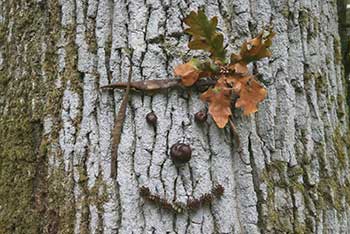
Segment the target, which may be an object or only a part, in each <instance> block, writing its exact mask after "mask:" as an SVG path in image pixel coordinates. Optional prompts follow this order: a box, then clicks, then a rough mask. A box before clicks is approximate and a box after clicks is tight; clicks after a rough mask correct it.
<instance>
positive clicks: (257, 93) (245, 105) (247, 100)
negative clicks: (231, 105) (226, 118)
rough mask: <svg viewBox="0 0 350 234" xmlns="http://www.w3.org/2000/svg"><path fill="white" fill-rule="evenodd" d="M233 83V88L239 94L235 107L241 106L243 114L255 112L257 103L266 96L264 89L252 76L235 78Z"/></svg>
mask: <svg viewBox="0 0 350 234" xmlns="http://www.w3.org/2000/svg"><path fill="white" fill-rule="evenodd" d="M233 84H234V85H233V90H234V91H235V92H236V93H238V95H239V98H238V100H237V101H236V108H242V109H243V114H244V115H250V114H252V113H255V112H256V111H257V110H258V107H257V105H258V104H259V103H260V102H262V101H263V100H264V99H265V97H266V94H267V91H266V89H265V88H264V87H263V86H262V85H260V84H259V83H258V81H256V80H255V79H254V77H253V76H247V77H243V78H239V79H236V80H235V81H234V82H233Z"/></svg>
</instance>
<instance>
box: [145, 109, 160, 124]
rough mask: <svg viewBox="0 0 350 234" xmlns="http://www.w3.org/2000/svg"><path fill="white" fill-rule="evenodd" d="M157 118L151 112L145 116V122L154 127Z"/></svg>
mask: <svg viewBox="0 0 350 234" xmlns="http://www.w3.org/2000/svg"><path fill="white" fill-rule="evenodd" d="M157 119H158V118H157V116H156V114H154V113H153V111H152V112H150V113H148V114H147V115H146V121H147V123H148V124H149V125H152V126H155V125H156V124H157Z"/></svg>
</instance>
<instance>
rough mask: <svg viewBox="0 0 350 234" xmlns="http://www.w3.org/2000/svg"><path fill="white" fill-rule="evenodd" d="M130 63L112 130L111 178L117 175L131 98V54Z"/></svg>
mask: <svg viewBox="0 0 350 234" xmlns="http://www.w3.org/2000/svg"><path fill="white" fill-rule="evenodd" d="M129 60H130V65H129V74H128V82H127V83H126V90H125V94H124V97H123V100H122V103H121V104H120V107H119V111H118V115H117V118H116V120H115V122H114V128H113V132H112V139H113V140H112V153H111V154H112V156H111V157H112V158H111V178H116V176H117V158H118V147H119V142H120V136H121V132H122V128H123V123H124V119H125V111H126V106H127V104H128V99H129V92H130V87H131V85H130V84H131V76H132V60H131V55H130V58H129Z"/></svg>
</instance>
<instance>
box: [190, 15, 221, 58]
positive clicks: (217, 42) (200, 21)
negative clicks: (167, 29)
mask: <svg viewBox="0 0 350 234" xmlns="http://www.w3.org/2000/svg"><path fill="white" fill-rule="evenodd" d="M184 23H185V24H187V25H188V26H189V28H187V29H186V30H185V32H186V33H188V34H190V35H191V36H192V40H191V41H190V42H189V43H188V47H189V48H190V49H193V50H204V51H208V52H209V53H210V57H211V58H212V59H213V60H219V61H221V62H225V55H226V50H225V49H224V36H223V35H222V33H219V32H217V31H216V26H217V24H218V18H217V17H216V16H215V17H213V18H211V19H210V20H209V19H208V17H207V16H206V15H205V13H204V10H199V11H198V12H197V13H196V12H195V11H192V12H191V13H190V14H189V15H188V16H187V17H186V18H185V19H184Z"/></svg>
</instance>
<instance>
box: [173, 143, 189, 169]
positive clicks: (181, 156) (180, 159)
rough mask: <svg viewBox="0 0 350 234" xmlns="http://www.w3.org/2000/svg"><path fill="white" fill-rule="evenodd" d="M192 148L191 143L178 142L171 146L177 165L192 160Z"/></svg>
mask: <svg viewBox="0 0 350 234" xmlns="http://www.w3.org/2000/svg"><path fill="white" fill-rule="evenodd" d="M191 155H192V149H191V147H190V146H189V145H187V144H184V143H176V144H174V145H173V146H171V148H170V157H171V160H172V161H173V162H174V164H175V166H181V165H182V164H184V163H187V162H188V161H190V159H191Z"/></svg>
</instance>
